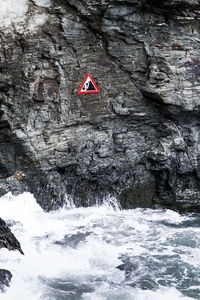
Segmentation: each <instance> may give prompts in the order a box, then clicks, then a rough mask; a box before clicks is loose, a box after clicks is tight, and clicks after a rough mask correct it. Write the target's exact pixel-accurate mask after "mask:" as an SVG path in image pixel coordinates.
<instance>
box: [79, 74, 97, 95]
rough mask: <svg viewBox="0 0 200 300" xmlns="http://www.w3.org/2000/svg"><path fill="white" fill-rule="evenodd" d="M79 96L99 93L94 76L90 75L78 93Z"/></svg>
mask: <svg viewBox="0 0 200 300" xmlns="http://www.w3.org/2000/svg"><path fill="white" fill-rule="evenodd" d="M78 93H79V94H94V93H99V89H98V87H97V85H96V83H95V82H94V80H93V79H92V76H91V75H90V74H88V75H87V76H86V78H85V80H84V82H83V84H82V86H81V88H80V90H79V91H78Z"/></svg>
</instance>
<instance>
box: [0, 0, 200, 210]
mask: <svg viewBox="0 0 200 300" xmlns="http://www.w3.org/2000/svg"><path fill="white" fill-rule="evenodd" d="M14 2H15V1H14ZM16 2H17V0H16ZM17 3H18V2H17ZM3 5H4V6H3V8H4V9H3V10H2V11H3V12H4V18H1V19H2V21H0V26H1V33H0V43H1V48H0V116H1V117H0V131H1V135H0V178H1V179H0V193H1V194H3V193H5V192H7V191H8V190H11V191H13V192H22V191H24V190H28V191H30V192H33V193H34V194H35V196H36V198H37V199H38V202H39V203H40V204H41V205H42V207H43V208H45V209H47V210H48V209H52V208H56V207H59V206H60V205H62V203H63V202H64V201H65V197H66V196H65V195H66V194H68V195H71V196H72V197H73V198H74V199H75V201H76V202H77V203H78V204H79V205H90V204H92V203H94V202H95V201H96V199H97V198H99V199H102V198H103V197H105V196H107V195H115V196H116V197H117V198H118V199H119V200H120V201H121V204H122V206H123V207H135V206H144V207H145V206H151V205H152V204H159V205H161V206H165V207H172V208H179V209H183V210H184V209H190V210H199V208H200V192H199V191H200V189H199V182H200V181H199V179H200V171H199V170H200V169H199V162H200V156H199V145H200V137H199V132H200V122H199V111H200V100H199V97H200V59H199V48H200V26H199V19H200V4H199V1H197V0H188V1H186V0H185V1H181V0H174V1H173V0H165V1H156V0H151V1H150V0H149V1H148V0H143V1H142V0H140V1H139V0H127V1H126V0H115V1H112V0H102V1H97V0H80V1H79V0H76V1H74V0H65V1H64V0H55V1H49V0H37V1H36V0H35V1H33V0H30V1H28V0H27V1H26V0H21V4H20V5H19V7H18V10H17V11H16V10H15V7H14V6H13V7H11V6H9V9H8V5H9V1H5V3H4V4H3ZM2 14H3V13H2ZM88 73H90V74H91V75H92V77H93V79H94V80H95V82H96V84H97V85H98V87H99V89H100V93H99V94H83V95H79V94H78V90H79V88H80V86H81V84H82V82H83V80H84V78H85V77H86V75H87V74H88Z"/></svg>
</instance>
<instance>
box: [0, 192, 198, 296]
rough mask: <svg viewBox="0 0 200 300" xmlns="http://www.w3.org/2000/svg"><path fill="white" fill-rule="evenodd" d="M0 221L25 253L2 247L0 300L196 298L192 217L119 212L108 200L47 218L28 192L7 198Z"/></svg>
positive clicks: (2, 200) (195, 224) (2, 202)
mask: <svg viewBox="0 0 200 300" xmlns="http://www.w3.org/2000/svg"><path fill="white" fill-rule="evenodd" d="M66 199H67V198H66ZM66 202H67V201H66ZM0 216H1V217H2V218H3V219H4V220H5V221H6V222H7V223H8V224H9V226H10V227H11V230H12V232H13V233H14V234H15V236H16V237H17V239H18V240H19V241H20V243H21V247H22V250H23V251H24V253H25V255H24V256H23V255H21V254H20V253H19V252H17V251H8V250H7V249H0V268H2V269H8V270H10V271H11V273H12V274H13V278H12V281H11V283H10V287H9V288H7V290H6V293H4V294H0V299H2V300H4V299H6V300H19V299H20V300H39V299H43V300H54V299H55V300H64V299H65V300H72V299H73V300H76V299H77V300H78V299H85V300H86V299H87V300H100V299H108V300H129V299H130V300H169V299H173V300H179V299H182V300H186V299H200V216H199V215H197V214H188V215H180V214H178V213H177V212H174V211H171V210H152V209H141V208H140V209H139V208H138V209H131V210H121V209H120V208H118V206H117V202H116V201H115V200H114V199H112V198H110V199H107V200H105V201H104V204H103V205H101V206H99V205H97V206H94V207H88V208H76V207H75V206H74V204H73V203H72V201H71V200H70V201H68V202H67V203H66V207H64V208H62V209H59V210H57V211H53V212H50V213H46V212H44V211H43V210H42V209H41V207H40V206H39V205H38V204H37V202H36V200H35V199H34V197H33V195H31V194H30V193H23V194H22V195H19V196H13V195H12V194H11V193H8V194H6V195H5V196H3V197H2V198H0Z"/></svg>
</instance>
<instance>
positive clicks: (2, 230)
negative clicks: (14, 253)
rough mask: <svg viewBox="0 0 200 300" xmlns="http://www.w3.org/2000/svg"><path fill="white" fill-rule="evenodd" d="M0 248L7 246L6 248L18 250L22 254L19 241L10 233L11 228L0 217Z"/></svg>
mask: <svg viewBox="0 0 200 300" xmlns="http://www.w3.org/2000/svg"><path fill="white" fill-rule="evenodd" d="M0 248H7V249H8V250H18V251H19V252H20V253H21V254H24V253H23V251H22V249H21V246H20V243H19V242H18V240H17V239H16V237H15V236H14V234H12V232H11V230H10V229H9V228H8V226H7V225H6V222H4V221H3V220H2V219H1V218H0Z"/></svg>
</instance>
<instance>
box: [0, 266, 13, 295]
mask: <svg viewBox="0 0 200 300" xmlns="http://www.w3.org/2000/svg"><path fill="white" fill-rule="evenodd" d="M11 279H12V274H11V273H10V272H9V271H8V270H3V269H0V292H1V293H4V292H5V290H6V287H9V286H10V281H11Z"/></svg>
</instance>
